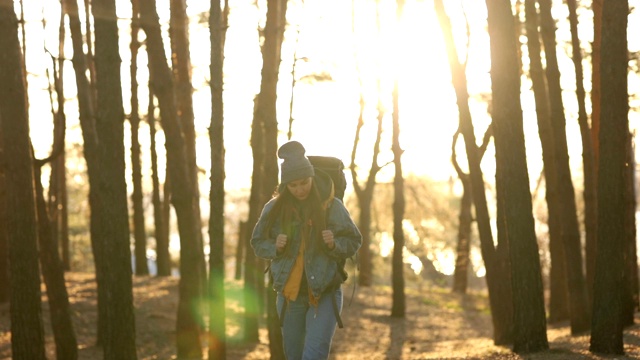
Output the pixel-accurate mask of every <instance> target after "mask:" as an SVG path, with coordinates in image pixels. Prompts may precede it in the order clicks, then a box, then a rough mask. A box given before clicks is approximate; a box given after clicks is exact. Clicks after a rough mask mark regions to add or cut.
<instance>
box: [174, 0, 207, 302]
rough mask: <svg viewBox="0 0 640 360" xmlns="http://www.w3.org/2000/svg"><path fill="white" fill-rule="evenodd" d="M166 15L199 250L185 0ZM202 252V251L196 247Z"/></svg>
mask: <svg viewBox="0 0 640 360" xmlns="http://www.w3.org/2000/svg"><path fill="white" fill-rule="evenodd" d="M169 4H170V6H169V7H170V16H169V38H170V40H171V52H172V55H171V63H172V70H173V71H172V74H173V81H174V92H175V101H176V108H177V111H178V113H177V116H178V120H179V122H180V128H181V129H182V134H183V137H184V143H185V148H186V152H187V154H186V156H187V167H188V170H189V171H190V175H189V179H190V180H191V182H192V184H191V186H192V189H193V193H192V196H193V197H194V199H193V211H194V213H195V215H194V216H195V218H196V224H195V225H196V226H197V233H196V235H197V236H198V243H199V244H198V249H203V247H204V242H203V238H202V229H201V227H202V225H201V221H202V220H201V218H202V217H201V212H200V187H199V186H198V173H199V168H198V164H197V163H196V130H195V124H194V114H193V99H192V97H191V95H192V93H193V85H192V83H191V55H190V52H189V18H188V17H187V4H186V0H171V1H170V3H169ZM200 251H202V250H200ZM202 258H203V260H202V261H201V262H200V264H199V265H200V267H201V269H200V271H201V273H202V274H205V275H204V276H203V277H202V279H201V280H202V291H203V294H204V293H206V291H207V287H208V286H207V284H206V281H207V279H206V273H207V271H206V263H205V261H204V254H202Z"/></svg>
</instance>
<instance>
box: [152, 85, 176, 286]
mask: <svg viewBox="0 0 640 360" xmlns="http://www.w3.org/2000/svg"><path fill="white" fill-rule="evenodd" d="M153 100H154V97H153V92H151V90H149V110H148V111H147V121H148V122H149V138H150V139H151V143H150V146H149V152H150V153H151V182H152V184H153V192H152V202H153V223H154V225H155V226H154V234H155V238H156V266H157V267H158V269H157V270H158V272H157V276H169V275H171V255H170V254H169V234H168V232H167V225H166V224H165V215H164V206H163V205H164V202H163V201H162V200H160V179H158V153H157V151H156V119H155V115H154V111H155V106H154V105H153ZM166 188H167V187H166V186H165V189H166ZM165 202H167V203H168V202H169V200H168V198H167V193H165Z"/></svg>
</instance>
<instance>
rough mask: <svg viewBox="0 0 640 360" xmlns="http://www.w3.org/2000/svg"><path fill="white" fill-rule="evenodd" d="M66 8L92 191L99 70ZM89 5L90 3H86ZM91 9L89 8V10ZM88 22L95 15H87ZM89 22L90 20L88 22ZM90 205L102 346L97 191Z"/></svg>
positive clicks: (69, 3) (71, 4) (73, 7)
mask: <svg viewBox="0 0 640 360" xmlns="http://www.w3.org/2000/svg"><path fill="white" fill-rule="evenodd" d="M64 5H65V7H66V8H67V9H68V10H67V13H68V15H69V29H70V31H71V41H72V44H73V59H72V62H73V69H74V73H75V75H76V76H75V77H76V87H77V88H78V110H79V114H80V127H81V128H82V139H83V150H84V157H85V160H86V163H87V175H88V178H89V187H90V188H92V189H96V188H98V178H99V177H100V173H99V172H98V164H99V159H98V158H97V156H98V155H97V148H98V135H97V130H96V116H95V111H94V109H95V102H96V97H95V89H94V87H92V85H91V83H90V82H89V79H87V75H86V73H87V70H90V71H89V73H90V75H91V76H92V81H95V78H94V77H95V69H93V67H92V66H90V65H92V63H91V62H90V61H87V59H91V56H92V55H91V53H89V54H87V55H85V53H84V44H83V35H82V28H81V24H80V18H79V16H78V3H77V1H75V0H65V4H64ZM85 6H86V4H85ZM89 10H90V8H87V11H89ZM85 15H86V17H87V19H90V18H91V16H90V14H89V13H88V12H87V13H86V14H85ZM87 23H89V21H87ZM91 37H92V34H91V32H90V31H89V32H88V33H87V38H91ZM89 40H90V39H88V40H87V47H88V49H89V50H91V49H92V46H93V44H92V43H91V42H90V41H89ZM89 206H90V208H91V209H92V211H91V214H90V232H91V247H92V251H93V261H94V263H95V268H96V282H97V284H98V286H97V292H98V320H97V341H96V342H97V343H98V344H102V343H103V340H102V338H103V337H104V330H105V322H106V316H107V315H106V307H107V299H106V286H105V285H104V278H103V274H104V272H103V263H104V258H103V251H102V244H101V243H100V242H99V241H98V235H97V231H98V223H99V221H100V219H98V218H97V215H96V214H97V212H98V211H97V210H96V211H93V209H94V208H98V207H99V206H100V201H99V198H98V193H97V191H90V192H89Z"/></svg>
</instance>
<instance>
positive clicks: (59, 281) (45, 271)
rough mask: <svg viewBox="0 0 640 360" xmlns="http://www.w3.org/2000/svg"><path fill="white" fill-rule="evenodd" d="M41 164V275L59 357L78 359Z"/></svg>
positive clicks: (38, 173)
mask: <svg viewBox="0 0 640 360" xmlns="http://www.w3.org/2000/svg"><path fill="white" fill-rule="evenodd" d="M54 160H55V159H54ZM41 165H42V164H37V165H35V166H34V173H35V179H36V180H35V182H34V183H35V190H36V191H35V194H36V207H37V212H38V244H39V247H40V251H39V253H40V266H41V268H42V277H43V279H44V282H45V284H46V287H47V298H48V300H49V309H50V313H51V328H52V330H53V338H54V342H55V344H56V358H57V359H59V360H67V359H69V360H75V359H77V358H78V343H77V340H76V335H75V332H74V330H73V323H72V322H71V308H70V306H69V296H68V294H67V288H66V285H65V280H64V268H63V264H62V262H61V261H60V257H59V255H58V242H57V239H56V236H55V233H54V232H53V226H52V222H51V218H50V217H49V214H48V212H47V204H46V202H45V200H44V190H43V188H42V183H41V182H40V176H41V171H40V166H41Z"/></svg>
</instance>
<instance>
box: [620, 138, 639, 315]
mask: <svg viewBox="0 0 640 360" xmlns="http://www.w3.org/2000/svg"><path fill="white" fill-rule="evenodd" d="M633 140H634V136H633V134H631V133H628V134H627V139H626V149H625V150H626V151H625V153H626V166H625V174H624V175H625V178H624V180H625V183H624V206H625V207H624V209H625V212H624V219H625V221H624V236H625V240H624V242H625V246H624V277H625V285H624V293H623V298H622V325H623V326H625V327H626V326H631V325H633V324H634V321H635V319H634V315H635V312H636V309H637V308H638V255H637V253H636V250H637V245H636V208H637V206H636V190H635V184H636V176H635V172H636V170H635V169H636V159H635V147H634V146H633Z"/></svg>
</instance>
